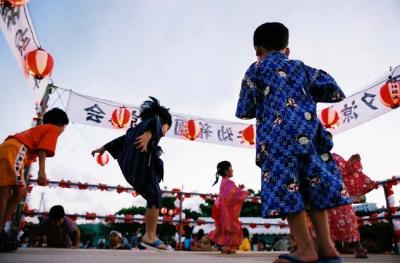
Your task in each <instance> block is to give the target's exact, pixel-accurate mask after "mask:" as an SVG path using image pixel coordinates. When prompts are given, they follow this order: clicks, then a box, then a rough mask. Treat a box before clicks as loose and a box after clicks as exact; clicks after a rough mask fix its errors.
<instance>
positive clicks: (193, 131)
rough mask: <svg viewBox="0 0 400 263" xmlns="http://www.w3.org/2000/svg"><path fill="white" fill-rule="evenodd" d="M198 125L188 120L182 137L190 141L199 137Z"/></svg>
mask: <svg viewBox="0 0 400 263" xmlns="http://www.w3.org/2000/svg"><path fill="white" fill-rule="evenodd" d="M200 131H201V129H200V125H199V124H198V123H197V122H196V121H195V120H188V121H187V122H186V123H185V131H184V135H185V137H186V138H188V139H189V140H191V141H194V140H196V138H197V137H199V135H200Z"/></svg>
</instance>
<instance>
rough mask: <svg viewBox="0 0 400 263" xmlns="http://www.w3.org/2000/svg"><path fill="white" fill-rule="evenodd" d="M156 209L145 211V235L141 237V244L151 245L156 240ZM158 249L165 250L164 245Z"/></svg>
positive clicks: (157, 210)
mask: <svg viewBox="0 0 400 263" xmlns="http://www.w3.org/2000/svg"><path fill="white" fill-rule="evenodd" d="M159 213H160V212H159V209H158V208H154V207H153V208H147V209H146V233H144V235H143V242H145V243H147V244H151V243H153V242H154V241H156V240H157V239H158V238H157V222H158V215H159ZM158 248H160V249H167V246H166V245H165V244H161V245H159V246H158Z"/></svg>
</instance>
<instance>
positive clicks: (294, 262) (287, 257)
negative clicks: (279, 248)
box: [278, 254, 331, 263]
mask: <svg viewBox="0 0 400 263" xmlns="http://www.w3.org/2000/svg"><path fill="white" fill-rule="evenodd" d="M278 258H279V259H284V260H287V261H289V262H290V263H320V262H319V261H304V260H301V259H299V258H296V257H295V256H291V255H290V254H283V255H280V256H279V257H278ZM324 263H325V261H324ZM329 263H331V262H329Z"/></svg>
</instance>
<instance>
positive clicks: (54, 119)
mask: <svg viewBox="0 0 400 263" xmlns="http://www.w3.org/2000/svg"><path fill="white" fill-rule="evenodd" d="M68 123H69V119H68V116H67V114H66V113H65V111H63V110H62V109H59V108H52V109H51V110H49V111H47V112H46V113H45V114H44V115H43V124H54V125H57V126H61V125H67V124H68Z"/></svg>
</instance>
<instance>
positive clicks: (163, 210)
mask: <svg viewBox="0 0 400 263" xmlns="http://www.w3.org/2000/svg"><path fill="white" fill-rule="evenodd" d="M160 212H161V214H162V215H165V214H166V213H167V212H168V209H167V208H166V207H163V208H161V209H160Z"/></svg>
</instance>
